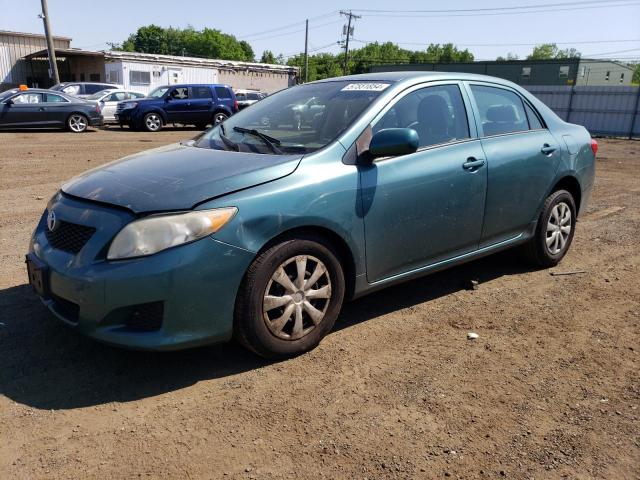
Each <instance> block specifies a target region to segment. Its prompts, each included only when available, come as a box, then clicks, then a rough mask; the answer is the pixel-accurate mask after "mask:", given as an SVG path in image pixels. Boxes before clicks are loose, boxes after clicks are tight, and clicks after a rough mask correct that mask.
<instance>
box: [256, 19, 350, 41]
mask: <svg viewBox="0 0 640 480" xmlns="http://www.w3.org/2000/svg"><path fill="white" fill-rule="evenodd" d="M340 22H342V20H334V21H332V22H327V23H322V24H320V25H314V26H313V27H309V30H315V29H317V28H322V27H326V26H327V25H335V24H336V23H340ZM304 31H305V29H304V28H301V29H299V30H293V31H291V32H285V33H278V34H276V35H267V36H264V37H260V38H252V39H251V41H252V42H258V41H260V40H266V39H271V38H278V37H286V36H288V35H295V34H296V33H301V32H304Z"/></svg>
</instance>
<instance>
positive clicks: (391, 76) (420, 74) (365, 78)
mask: <svg viewBox="0 0 640 480" xmlns="http://www.w3.org/2000/svg"><path fill="white" fill-rule="evenodd" d="M440 80H467V81H474V80H475V81H483V82H491V83H499V84H502V85H508V86H513V85H515V84H514V83H513V82H510V81H508V80H505V79H503V78H498V77H491V76H489V75H479V74H476V73H464V72H424V71H409V70H408V71H397V72H374V73H362V74H358V75H347V76H344V77H334V78H327V79H324V80H318V81H317V82H312V83H324V82H335V81H357V82H392V83H400V82H412V83H419V82H436V81H440Z"/></svg>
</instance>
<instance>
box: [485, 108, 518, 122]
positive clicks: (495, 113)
mask: <svg viewBox="0 0 640 480" xmlns="http://www.w3.org/2000/svg"><path fill="white" fill-rule="evenodd" d="M487 120H489V121H490V122H509V123H516V122H517V121H518V114H517V112H516V107H515V106H513V105H493V106H492V107H489V109H488V110H487Z"/></svg>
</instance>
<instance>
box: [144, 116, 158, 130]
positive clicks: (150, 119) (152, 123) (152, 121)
mask: <svg viewBox="0 0 640 480" xmlns="http://www.w3.org/2000/svg"><path fill="white" fill-rule="evenodd" d="M144 124H145V126H146V127H147V129H148V130H150V131H152V132H155V131H157V130H160V127H161V126H162V119H161V118H160V116H159V115H157V114H155V113H151V114H149V115H147V116H146V117H145V119H144Z"/></svg>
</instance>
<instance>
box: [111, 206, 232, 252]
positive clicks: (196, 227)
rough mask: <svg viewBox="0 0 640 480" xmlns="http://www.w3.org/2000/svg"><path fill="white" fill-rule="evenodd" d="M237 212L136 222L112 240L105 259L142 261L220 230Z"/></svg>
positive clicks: (218, 211)
mask: <svg viewBox="0 0 640 480" xmlns="http://www.w3.org/2000/svg"><path fill="white" fill-rule="evenodd" d="M237 211H238V209H237V208H235V207H229V208H217V209H215V210H200V211H195V212H188V213H179V214H175V215H153V216H150V217H147V218H143V219H141V220H135V221H133V222H131V223H130V224H128V225H127V226H126V227H124V228H123V229H122V230H120V232H119V233H118V234H117V235H116V238H114V239H113V242H111V246H110V247H109V253H107V258H108V259H109V260H116V259H119V258H131V257H141V256H144V255H151V254H153V253H157V252H159V251H161V250H165V249H167V248H170V247H175V246H176V245H182V244H183V243H188V242H193V241H194V240H198V239H199V238H203V237H206V236H207V235H211V234H212V233H215V232H217V231H218V230H220V229H221V228H222V227H223V226H224V225H225V224H226V223H227V222H229V220H231V219H232V218H233V216H234V215H235V214H236V212H237Z"/></svg>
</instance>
